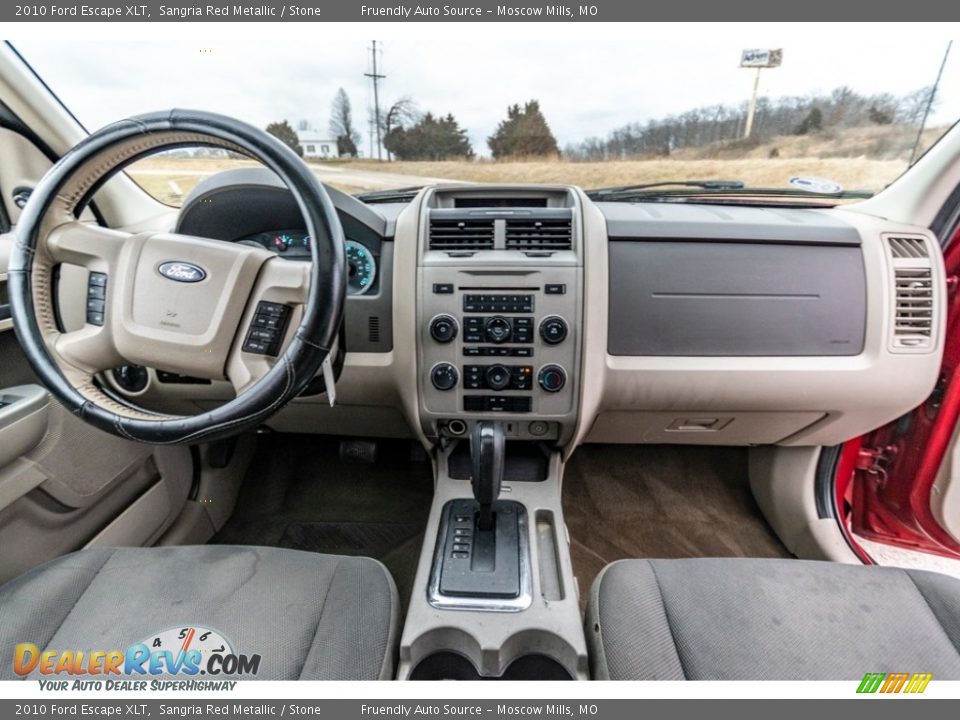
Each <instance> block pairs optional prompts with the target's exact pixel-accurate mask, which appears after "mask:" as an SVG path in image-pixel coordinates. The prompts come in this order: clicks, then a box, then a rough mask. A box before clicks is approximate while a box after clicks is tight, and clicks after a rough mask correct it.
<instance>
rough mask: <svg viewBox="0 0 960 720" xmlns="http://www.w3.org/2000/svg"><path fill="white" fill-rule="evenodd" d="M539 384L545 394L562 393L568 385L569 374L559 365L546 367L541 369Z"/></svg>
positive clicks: (538, 378)
mask: <svg viewBox="0 0 960 720" xmlns="http://www.w3.org/2000/svg"><path fill="white" fill-rule="evenodd" d="M537 382H538V383H539V385H540V387H541V388H543V390H544V391H545V392H549V393H555V392H560V391H561V390H562V389H563V386H564V385H566V384H567V373H566V371H565V370H564V369H563V368H562V367H560V366H559V365H544V366H543V367H542V368H540V374H539V375H538V376H537Z"/></svg>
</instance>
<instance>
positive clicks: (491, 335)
mask: <svg viewBox="0 0 960 720" xmlns="http://www.w3.org/2000/svg"><path fill="white" fill-rule="evenodd" d="M512 333H513V326H512V325H511V324H510V321H509V320H507V319H506V318H505V317H501V316H499V315H494V316H493V317H492V318H487V321H486V322H485V323H484V334H485V335H486V337H487V340H488V341H489V342H492V343H497V344H499V343H505V342H507V341H508V340H509V339H510V335H511V334H512Z"/></svg>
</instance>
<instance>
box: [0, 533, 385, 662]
mask: <svg viewBox="0 0 960 720" xmlns="http://www.w3.org/2000/svg"><path fill="white" fill-rule="evenodd" d="M398 607H399V603H398V601H397V591H396V587H395V586H394V583H393V579H392V578H391V577H390V575H389V573H388V572H387V570H386V569H385V568H384V567H383V565H381V564H380V563H378V562H376V561H374V560H370V559H368V558H359V557H340V556H334V555H320V554H316V553H309V552H301V551H299V550H286V549H279V548H268V547H236V546H228V545H207V546H197V547H163V548H124V549H103V550H100V549H96V550H82V551H80V552H76V553H73V554H71V555H66V556H64V557H61V558H58V559H56V560H54V561H52V562H49V563H47V564H45V565H42V566H40V567H37V568H35V569H33V570H31V571H30V572H28V573H25V574H24V575H22V576H20V577H18V578H15V579H14V580H12V581H10V582H9V583H7V584H6V585H3V586H2V587H0V647H3V648H9V649H10V652H12V649H13V647H14V646H15V645H16V644H19V643H33V644H35V645H36V646H37V647H38V648H39V649H40V650H41V651H42V650H44V649H51V650H60V651H63V650H73V651H76V650H84V651H87V652H89V651H93V650H105V651H109V650H114V649H117V650H125V649H126V648H128V647H130V646H131V645H134V644H136V643H140V642H148V643H149V642H151V641H152V639H154V638H156V637H157V636H158V634H160V633H162V632H163V631H165V630H170V629H176V628H190V627H194V628H201V627H202V628H206V629H210V630H214V631H216V632H217V633H219V634H221V635H222V637H224V638H226V639H227V640H228V641H229V644H230V647H231V648H232V649H233V651H234V652H235V653H237V654H246V655H254V654H259V655H260V656H261V661H260V667H259V672H258V673H257V675H256V676H255V678H252V677H250V676H246V677H245V678H244V679H258V680H297V679H304V680H377V679H390V678H392V677H393V672H394V662H395V657H394V655H395V652H396V644H397V624H398ZM168 637H169V635H168ZM172 637H176V632H175V633H174V635H173V636H172ZM161 644H162V641H161ZM168 645H169V643H168ZM173 649H174V650H176V649H177V647H174V648H173ZM198 649H199V648H198ZM11 659H12V658H6V659H4V661H3V662H2V663H0V680H11V679H19V677H20V676H18V675H16V674H15V673H14V670H13V663H12V662H11V661H10V660H11ZM28 677H30V678H33V679H35V678H37V677H41V676H40V675H39V669H37V670H35V671H34V672H33V674H31V675H30V676H28ZM64 677H66V676H64ZM174 677H175V678H176V679H178V680H189V679H194V680H201V679H203V680H206V679H214V678H213V677H211V676H209V675H208V676H207V677H201V676H200V675H194V676H193V677H192V678H191V677H186V676H184V675H182V674H177V675H170V676H168V679H170V678H174ZM147 678H148V679H149V678H150V676H147ZM68 679H69V678H68ZM117 679H120V678H117ZM124 679H126V678H124ZM133 679H138V678H136V677H134V678H133ZM139 679H142V678H139ZM216 679H223V676H222V675H220V676H217V678H216Z"/></svg>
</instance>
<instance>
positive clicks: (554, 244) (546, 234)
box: [506, 216, 573, 252]
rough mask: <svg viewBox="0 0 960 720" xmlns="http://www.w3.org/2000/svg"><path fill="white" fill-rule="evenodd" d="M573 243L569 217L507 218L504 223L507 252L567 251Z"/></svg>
mask: <svg viewBox="0 0 960 720" xmlns="http://www.w3.org/2000/svg"><path fill="white" fill-rule="evenodd" d="M572 243H573V230H572V223H571V219H570V217H569V216H568V217H566V218H545V217H525V218H508V219H507V223H506V248H507V250H521V251H547V252H555V251H558V250H569V249H570V248H571V247H572Z"/></svg>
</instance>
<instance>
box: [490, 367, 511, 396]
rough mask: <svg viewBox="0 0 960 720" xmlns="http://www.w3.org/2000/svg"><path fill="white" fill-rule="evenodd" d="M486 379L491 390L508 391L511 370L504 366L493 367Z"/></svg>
mask: <svg viewBox="0 0 960 720" xmlns="http://www.w3.org/2000/svg"><path fill="white" fill-rule="evenodd" d="M485 377H486V381H487V387H488V388H490V389H491V390H506V389H507V388H508V387H509V386H510V370H509V369H508V368H506V367H504V366H503V365H491V366H490V367H488V368H487V372H486V375H485Z"/></svg>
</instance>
